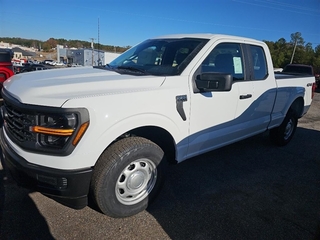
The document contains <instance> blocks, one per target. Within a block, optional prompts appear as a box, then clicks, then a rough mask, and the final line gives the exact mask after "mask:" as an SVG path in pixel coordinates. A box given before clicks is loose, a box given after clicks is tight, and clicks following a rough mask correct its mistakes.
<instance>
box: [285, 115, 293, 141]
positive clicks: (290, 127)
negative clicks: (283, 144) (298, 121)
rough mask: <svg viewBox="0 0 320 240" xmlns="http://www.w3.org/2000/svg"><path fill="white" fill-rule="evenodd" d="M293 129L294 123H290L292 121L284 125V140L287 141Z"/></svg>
mask: <svg viewBox="0 0 320 240" xmlns="http://www.w3.org/2000/svg"><path fill="white" fill-rule="evenodd" d="M293 129H294V122H293V121H292V119H290V120H289V121H288V123H287V125H286V128H285V131H284V139H285V140H287V139H288V138H289V137H290V136H291V134H292V132H293Z"/></svg>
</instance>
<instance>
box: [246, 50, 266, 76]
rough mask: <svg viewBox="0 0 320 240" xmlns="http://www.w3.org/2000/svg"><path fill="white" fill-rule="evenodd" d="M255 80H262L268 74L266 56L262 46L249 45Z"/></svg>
mask: <svg viewBox="0 0 320 240" xmlns="http://www.w3.org/2000/svg"><path fill="white" fill-rule="evenodd" d="M250 50H251V56H252V63H253V72H254V79H255V80H263V79H265V78H266V77H267V76H268V70H267V62H266V56H265V54H264V51H263V48H262V47H258V46H252V45H250Z"/></svg>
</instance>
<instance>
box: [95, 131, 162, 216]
mask: <svg viewBox="0 0 320 240" xmlns="http://www.w3.org/2000/svg"><path fill="white" fill-rule="evenodd" d="M164 163H165V159H164V153H163V151H162V149H161V148H160V147H159V146H158V145H156V144H155V143H153V142H151V141H149V140H147V139H145V138H141V137H130V138H125V139H122V140H120V141H118V142H116V143H114V144H113V145H112V146H110V147H109V148H108V149H106V151H105V152H104V153H103V154H102V155H101V156H100V158H99V160H98V161H97V163H96V165H95V168H94V173H93V178H92V183H91V189H92V193H93V196H94V199H95V202H96V203H97V205H98V207H99V208H100V210H101V211H102V212H103V213H104V214H106V215H108V216H111V217H128V216H132V215H134V214H137V213H139V212H141V211H143V210H144V209H146V208H147V207H148V205H149V203H150V202H151V201H152V200H153V198H154V197H155V196H156V194H157V193H158V192H159V190H160V186H161V183H162V179H163V174H164V170H165V169H164V166H163V165H164Z"/></svg>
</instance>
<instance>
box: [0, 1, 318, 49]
mask: <svg viewBox="0 0 320 240" xmlns="http://www.w3.org/2000/svg"><path fill="white" fill-rule="evenodd" d="M296 32H300V33H301V36H302V38H303V39H304V41H305V43H311V44H312V47H313V48H315V47H316V46H318V45H320V0H50V1H48V0H0V37H20V38H26V39H37V40H41V41H46V40H48V39H49V38H56V39H60V38H63V39H66V40H82V41H90V42H91V41H92V39H93V41H94V42H95V43H100V44H103V45H114V46H121V47H125V46H133V45H136V44H138V43H139V42H141V41H143V40H145V39H148V38H152V37H157V36H161V35H167V34H177V33H218V34H228V35H236V36H242V37H249V38H254V39H257V40H267V41H273V42H275V41H277V40H279V39H280V38H284V39H285V40H286V41H287V42H289V41H290V40H291V34H292V33H296Z"/></svg>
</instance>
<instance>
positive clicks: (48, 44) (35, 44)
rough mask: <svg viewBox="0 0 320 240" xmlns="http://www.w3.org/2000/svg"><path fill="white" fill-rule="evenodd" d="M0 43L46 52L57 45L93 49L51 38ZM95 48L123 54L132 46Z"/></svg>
mask: <svg viewBox="0 0 320 240" xmlns="http://www.w3.org/2000/svg"><path fill="white" fill-rule="evenodd" d="M0 41H3V42H6V43H10V44H17V45H21V46H24V47H28V48H34V49H38V50H41V51H44V52H51V51H53V50H54V49H55V48H56V47H57V45H62V46H64V47H68V48H91V42H89V41H81V40H66V39H63V38H59V39H55V38H49V39H48V40H46V41H40V40H36V39H24V38H10V37H0ZM94 48H95V49H98V50H102V51H106V52H117V53H122V52H124V51H126V50H127V49H129V48H130V46H125V47H120V46H112V45H103V44H100V43H94Z"/></svg>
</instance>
